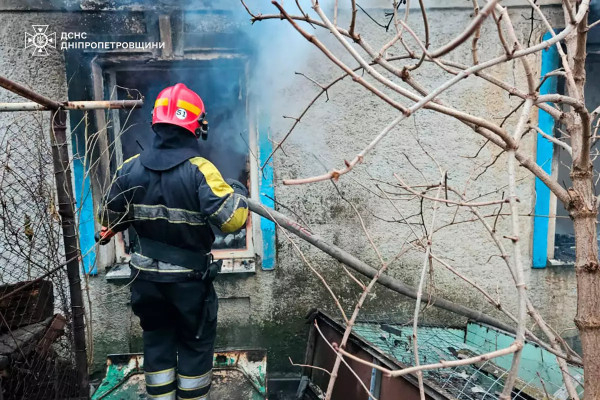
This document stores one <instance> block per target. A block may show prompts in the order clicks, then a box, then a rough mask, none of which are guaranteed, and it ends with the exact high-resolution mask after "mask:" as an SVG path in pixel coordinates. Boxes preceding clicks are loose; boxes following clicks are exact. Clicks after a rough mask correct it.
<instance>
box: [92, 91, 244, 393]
mask: <svg viewBox="0 0 600 400" xmlns="http://www.w3.org/2000/svg"><path fill="white" fill-rule="evenodd" d="M205 115H206V114H205V109H204V103H203V102H202V99H201V98H200V96H198V95H197V94H196V93H194V92H193V91H192V90H190V89H188V88H187V87H186V86H185V85H184V84H182V83H178V84H176V85H175V86H171V87H168V88H166V89H164V90H163V91H161V92H160V94H159V95H158V98H157V99H156V102H155V104H154V111H153V114H152V129H153V130H154V132H155V136H154V138H153V143H152V147H150V148H148V149H145V150H142V152H141V153H140V154H138V155H135V156H133V157H131V158H129V159H128V160H126V161H125V162H124V163H123V164H122V165H121V166H120V167H119V168H118V171H117V174H116V176H115V178H114V179H113V181H112V183H111V186H110V188H109V191H108V193H107V194H106V196H105V197H104V200H103V207H102V208H101V210H100V212H99V219H100V222H101V224H102V225H103V226H104V227H105V228H103V231H102V236H101V237H100V238H99V240H100V243H101V244H103V243H106V242H108V241H109V240H110V236H111V235H112V234H114V233H115V232H119V231H122V230H124V229H126V228H127V227H129V226H132V227H133V228H134V229H135V232H136V234H137V236H138V242H139V249H137V251H135V252H134V253H133V254H132V256H131V261H130V265H131V267H132V268H131V270H132V278H133V281H132V283H131V307H132V309H133V312H134V313H135V315H137V316H138V317H139V318H140V324H141V326H142V329H143V339H144V371H145V377H146V391H147V393H148V395H149V397H150V398H152V399H161V400H169V399H207V398H208V392H209V389H210V385H211V375H212V364H213V352H214V342H215V336H216V326H217V308H218V305H217V296H216V294H215V290H214V287H213V283H212V281H213V279H214V278H215V276H216V275H217V272H218V270H219V269H220V262H217V261H214V260H213V258H212V256H211V253H210V251H211V246H212V243H213V241H214V239H215V237H214V234H213V231H212V229H211V227H210V224H212V225H216V226H217V227H218V228H219V229H220V230H221V231H222V232H226V233H228V232H235V231H237V230H239V229H240V228H242V227H243V226H244V225H245V223H246V218H247V216H248V206H247V202H246V197H247V195H248V192H247V189H246V188H245V186H244V185H242V184H241V183H239V182H237V181H234V180H227V181H225V180H224V179H223V177H222V176H221V174H220V173H219V171H218V170H217V168H215V166H214V165H213V164H212V163H211V162H210V161H208V160H207V159H205V158H202V157H201V156H200V147H199V146H200V144H199V142H198V138H199V137H202V138H204V139H205V138H206V134H207V130H208V125H207V123H206V120H205Z"/></svg>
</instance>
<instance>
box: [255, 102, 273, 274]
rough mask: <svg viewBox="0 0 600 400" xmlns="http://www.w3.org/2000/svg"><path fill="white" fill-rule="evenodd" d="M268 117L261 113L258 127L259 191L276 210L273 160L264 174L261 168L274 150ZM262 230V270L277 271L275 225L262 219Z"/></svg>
mask: <svg viewBox="0 0 600 400" xmlns="http://www.w3.org/2000/svg"><path fill="white" fill-rule="evenodd" d="M267 118H268V116H267V115H264V113H261V116H260V124H259V126H258V153H259V157H258V159H259V161H260V165H259V171H258V173H259V191H260V201H261V203H262V204H264V205H265V206H267V207H271V208H274V207H275V202H274V201H273V199H274V198H275V188H274V186H273V164H272V163H273V159H271V160H270V161H269V164H267V165H265V167H264V168H263V170H262V172H261V170H260V166H261V165H263V164H264V163H265V161H266V160H267V157H269V154H271V151H272V150H273V147H272V145H271V142H270V141H269V132H268V130H267V127H268V126H269V124H268V120H267ZM260 230H261V232H262V242H263V258H262V269H264V270H272V269H275V223H274V222H272V221H269V220H268V219H266V218H261V219H260Z"/></svg>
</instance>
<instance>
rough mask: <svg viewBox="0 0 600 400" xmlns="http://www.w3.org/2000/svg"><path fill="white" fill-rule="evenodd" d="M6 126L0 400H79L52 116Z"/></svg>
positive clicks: (1, 140)
mask: <svg viewBox="0 0 600 400" xmlns="http://www.w3.org/2000/svg"><path fill="white" fill-rule="evenodd" d="M6 116H8V115H6ZM3 121H5V122H4V123H3V125H2V126H0V149H1V150H0V376H1V378H0V379H1V380H0V398H2V399H4V400H12V399H59V398H60V399H64V398H74V397H77V394H78V393H80V391H79V388H78V380H77V379H76V376H77V374H76V367H75V361H74V360H75V356H74V353H75V352H74V342H73V329H72V316H71V311H70V310H71V308H70V298H69V285H68V280H67V276H66V269H65V267H64V265H65V261H66V260H65V255H64V248H63V242H62V236H61V232H62V231H61V223H60V215H59V213H58V206H57V204H56V203H57V200H56V186H55V180H54V170H53V162H52V161H53V160H52V151H51V146H50V140H49V129H50V127H49V125H50V118H49V113H47V112H46V113H42V112H37V113H27V115H25V113H11V114H10V117H9V118H4V119H3Z"/></svg>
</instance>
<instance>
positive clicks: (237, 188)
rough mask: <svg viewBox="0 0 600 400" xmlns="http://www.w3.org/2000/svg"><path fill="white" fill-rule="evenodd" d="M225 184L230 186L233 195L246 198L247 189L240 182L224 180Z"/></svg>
mask: <svg viewBox="0 0 600 400" xmlns="http://www.w3.org/2000/svg"><path fill="white" fill-rule="evenodd" d="M225 182H227V184H228V185H229V186H231V188H232V189H233V192H234V193H237V194H239V195H242V196H244V197H248V189H247V188H246V186H244V185H243V184H242V182H240V181H236V180H235V179H226V180H225Z"/></svg>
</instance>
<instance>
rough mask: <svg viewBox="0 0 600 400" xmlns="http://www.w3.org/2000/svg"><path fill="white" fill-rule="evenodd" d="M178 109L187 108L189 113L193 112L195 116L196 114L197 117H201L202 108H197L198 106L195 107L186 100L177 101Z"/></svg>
mask: <svg viewBox="0 0 600 400" xmlns="http://www.w3.org/2000/svg"><path fill="white" fill-rule="evenodd" d="M177 107H178V108H185V109H186V110H188V111H189V112H191V113H193V114H196V115H200V112H201V111H202V110H201V109H200V107H197V106H195V105H193V104H192V103H188V102H187V101H185V100H177Z"/></svg>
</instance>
